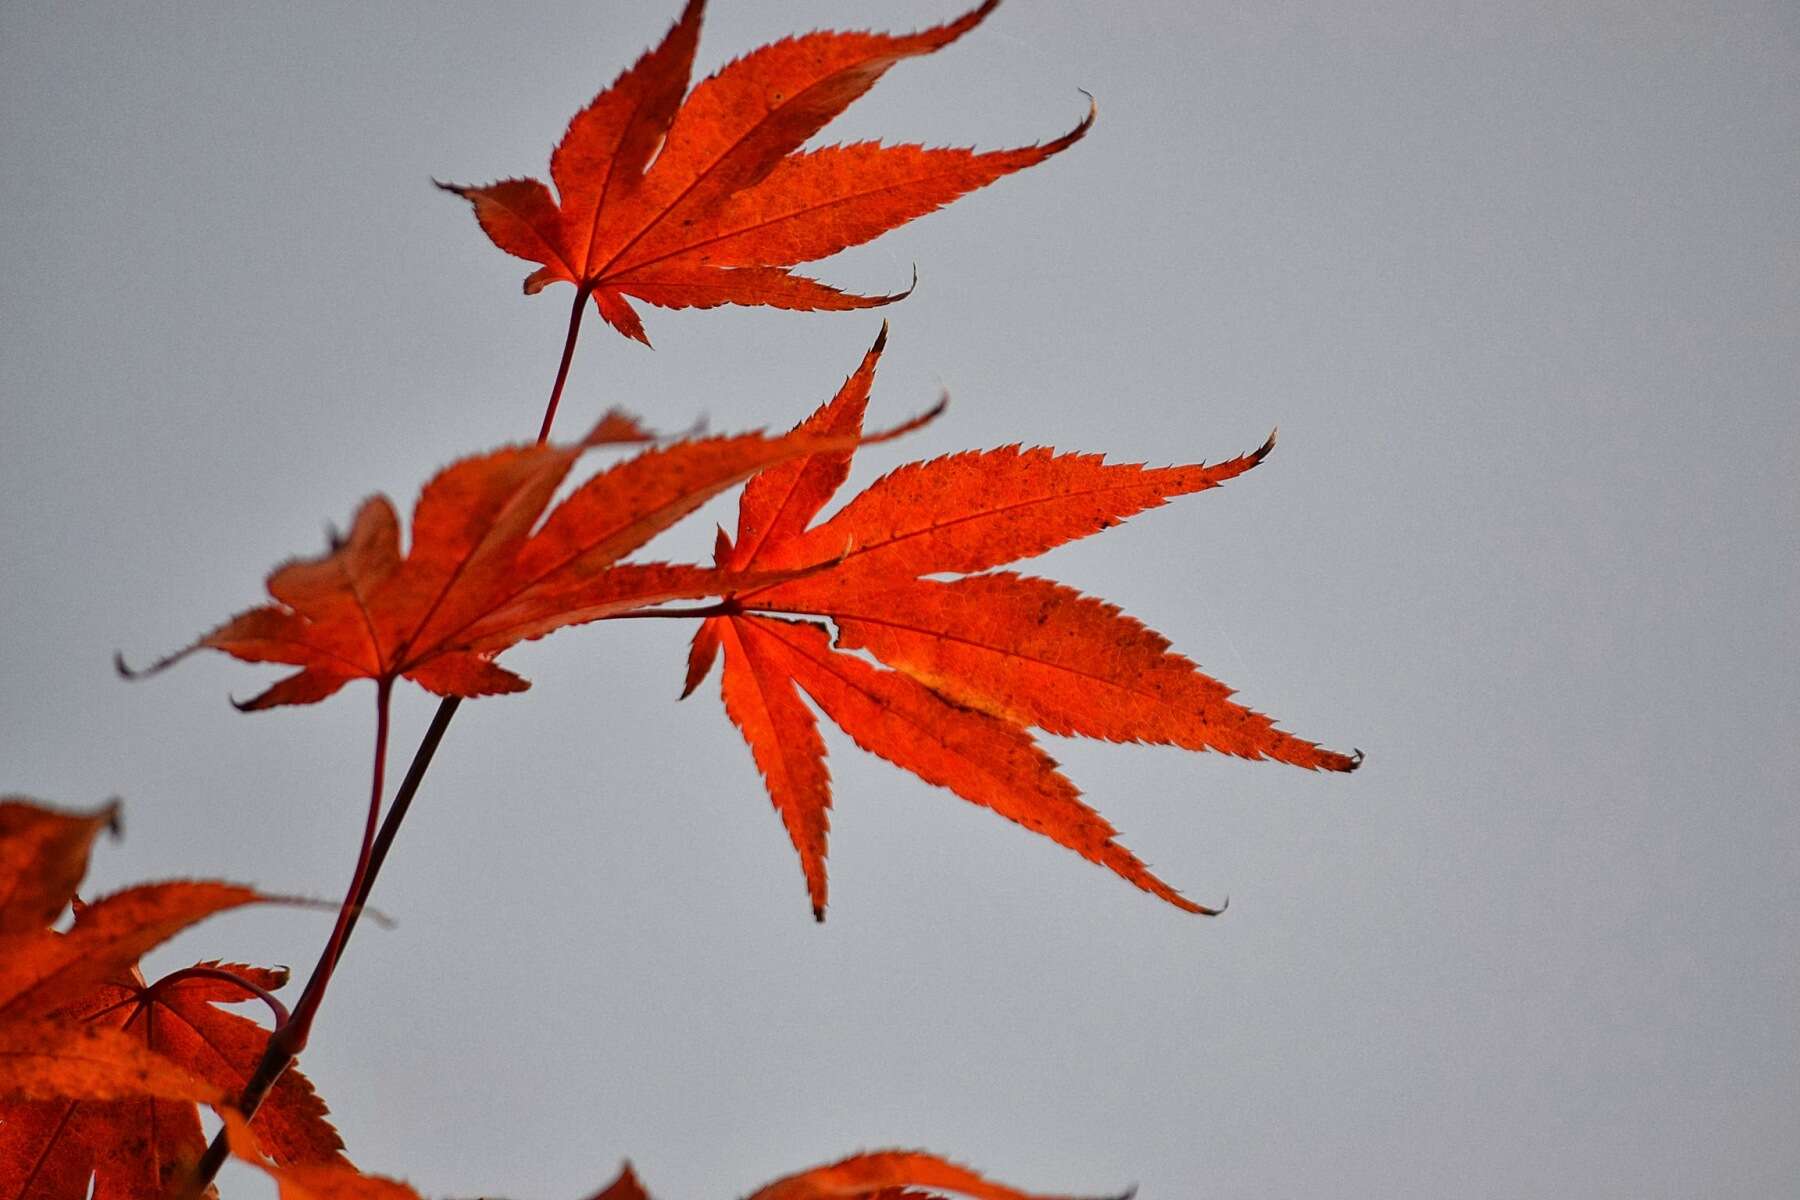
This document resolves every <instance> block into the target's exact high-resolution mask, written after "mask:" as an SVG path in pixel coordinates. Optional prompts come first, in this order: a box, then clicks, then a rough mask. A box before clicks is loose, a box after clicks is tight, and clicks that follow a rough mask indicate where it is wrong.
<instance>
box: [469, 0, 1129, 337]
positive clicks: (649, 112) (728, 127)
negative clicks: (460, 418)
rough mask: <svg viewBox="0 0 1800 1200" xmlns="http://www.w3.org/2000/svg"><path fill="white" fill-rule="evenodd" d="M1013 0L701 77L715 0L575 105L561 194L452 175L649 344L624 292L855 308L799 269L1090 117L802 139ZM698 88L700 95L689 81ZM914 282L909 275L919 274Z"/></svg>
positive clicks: (488, 226) (493, 220) (547, 272)
mask: <svg viewBox="0 0 1800 1200" xmlns="http://www.w3.org/2000/svg"><path fill="white" fill-rule="evenodd" d="M997 3H998V0H987V3H985V4H982V5H981V6H980V7H979V8H976V9H974V10H973V11H971V12H969V13H966V14H964V15H963V16H961V17H959V18H957V19H956V20H954V21H950V22H947V23H945V24H943V25H938V26H934V27H932V28H930V29H925V30H921V31H920V32H918V33H914V34H907V35H902V36H896V35H892V34H882V33H831V32H821V33H811V34H806V35H804V36H800V37H790V38H784V39H782V40H781V41H778V42H774V43H772V44H770V45H767V46H763V47H761V48H760V49H757V50H753V51H751V52H750V53H749V54H746V55H744V56H743V57H742V58H739V59H737V60H735V61H734V62H732V63H730V64H728V65H726V66H725V67H724V68H722V69H721V70H720V71H719V72H718V73H717V74H715V75H713V76H711V77H710V78H708V79H706V80H704V81H702V82H701V83H700V84H699V85H698V86H696V87H695V88H694V89H693V91H692V92H688V90H687V86H688V76H689V73H690V71H691V70H692V68H693V62H694V47H695V45H696V43H697V41H698V39H699V35H700V15H701V10H702V9H703V8H704V7H705V5H704V2H703V0H689V3H688V5H687V7H686V8H684V9H683V10H682V13H681V16H680V18H679V19H678V20H677V21H676V22H675V24H674V25H673V26H672V27H671V28H670V30H669V32H668V35H667V36H666V37H665V38H664V39H663V41H662V43H661V44H660V45H659V46H657V47H656V48H655V49H653V50H650V51H648V52H647V53H645V54H644V56H643V57H642V58H640V59H639V60H638V61H637V63H636V64H635V65H634V66H632V67H631V68H630V69H629V70H626V71H625V72H624V73H622V74H621V75H620V76H619V77H618V79H616V80H614V82H613V84H612V86H611V87H609V88H607V89H606V90H605V91H603V92H601V93H600V94H599V95H598V96H596V97H595V98H594V100H593V102H592V103H590V104H589V105H588V106H587V107H586V108H584V109H582V110H581V111H580V112H578V113H576V114H575V117H574V119H573V120H571V121H570V122H569V128H568V131H567V132H566V133H564V134H563V138H562V141H561V142H560V143H559V144H558V145H557V147H556V150H555V152H554V153H553V154H552V155H551V157H550V177H551V179H552V180H553V181H554V182H555V184H556V195H555V196H552V195H551V192H550V189H549V188H548V187H546V186H545V185H544V184H543V183H541V182H539V181H538V180H536V179H507V180H502V181H501V182H499V183H495V184H490V185H488V186H487V187H462V186H458V185H453V184H439V185H438V186H440V187H443V188H445V189H446V190H447V191H451V192H455V193H456V194H457V195H459V196H462V197H463V198H465V199H467V200H468V201H470V202H471V203H472V204H473V205H474V206H475V216H476V219H477V220H478V221H480V223H481V227H482V229H483V230H484V231H486V233H487V235H488V236H489V237H490V238H492V239H493V241H494V244H495V245H497V246H499V247H500V248H501V249H502V250H505V251H506V252H507V253H509V254H513V255H517V256H518V257H520V258H523V259H526V260H528V261H530V262H535V263H541V264H543V265H542V266H541V267H540V268H539V269H538V270H537V271H534V272H532V274H531V275H530V276H528V277H527V278H526V280H525V291H526V292H527V293H528V294H529V293H535V292H538V291H540V290H541V289H543V288H544V287H546V286H548V285H549V284H551V283H555V282H558V281H566V282H569V283H572V284H574V285H575V286H576V288H577V289H578V295H577V297H576V310H577V312H579V311H580V307H581V305H582V302H583V300H584V298H585V297H586V296H588V295H592V296H593V298H594V304H595V307H596V308H598V309H599V312H600V315H601V316H602V317H604V318H605V319H606V321H607V322H608V323H609V324H611V325H612V326H613V327H614V328H615V329H617V330H619V331H620V332H621V333H623V334H625V335H626V336H627V337H632V338H636V339H637V340H638V341H641V342H644V343H645V344H646V345H647V344H648V343H649V339H648V338H647V337H646V336H645V335H644V327H643V323H642V321H641V320H640V319H639V318H638V314H637V313H636V311H635V310H634V309H633V308H632V307H631V305H630V303H629V302H628V301H627V300H626V299H625V297H627V296H635V297H637V298H638V299H640V300H644V301H647V302H649V303H651V304H655V305H659V306H661V307H664V308H711V307H714V306H715V305H719V304H765V305H772V306H774V307H777V308H788V309H806V310H810V309H840V310H841V309H852V308H866V307H869V306H871V305H876V304H886V303H888V302H890V301H892V300H897V299H899V298H900V296H901V295H904V294H905V293H899V294H896V295H887V296H858V295H851V294H848V293H845V292H841V291H839V290H838V289H836V288H833V287H829V286H827V285H825V284H822V283H819V282H818V281H816V280H812V279H807V278H804V277H802V276H798V275H795V274H793V273H792V272H790V271H788V270H787V269H786V268H788V267H791V266H793V265H795V264H797V263H804V262H812V261H814V260H816V259H821V258H825V257H827V256H829V255H832V254H835V253H837V252H838V251H839V250H843V249H845V248H846V247H849V246H855V245H860V244H861V243H863V242H866V241H868V240H870V239H871V238H874V237H876V236H878V235H880V234H882V233H884V232H886V231H887V230H889V229H892V228H894V227H896V226H898V225H903V224H905V223H906V222H907V221H910V220H912V219H913V218H915V217H918V216H922V215H924V214H925V213H928V212H931V211H933V210H934V209H937V208H940V207H942V206H943V205H945V204H948V203H950V202H951V201H952V200H954V199H956V198H957V197H958V196H961V195H962V194H964V193H965V192H969V191H972V190H974V189H975V188H978V187H982V186H984V185H986V184H989V183H992V182H993V181H994V180H996V179H998V178H1000V177H1001V176H1002V175H1008V174H1011V173H1012V172H1014V171H1018V170H1022V169H1023V168H1025V167H1028V166H1031V165H1033V164H1035V163H1039V162H1042V161H1043V160H1044V159H1046V158H1048V157H1050V156H1051V155H1052V154H1055V153H1057V152H1058V151H1060V150H1064V149H1066V148H1068V147H1069V146H1071V145H1073V144H1074V143H1075V142H1076V141H1077V140H1079V139H1080V138H1081V136H1082V135H1083V134H1084V133H1086V132H1087V130H1088V127H1089V126H1090V125H1091V124H1092V123H1093V119H1094V114H1093V109H1092V105H1091V104H1090V106H1089V111H1088V115H1087V116H1086V118H1084V119H1083V120H1082V122H1081V123H1080V124H1079V125H1077V126H1076V127H1075V128H1074V129H1072V130H1070V131H1069V132H1068V133H1066V134H1064V135H1063V136H1061V137H1059V138H1057V139H1055V140H1054V141H1050V142H1046V143H1043V144H1042V145H1037V146H1026V147H1021V148H1018V149H1013V150H998V151H991V152H988V153H977V152H975V151H973V150H968V149H928V148H926V147H923V146H917V145H896V146H888V145H882V144H880V143H878V142H860V143H856V144H853V145H839V146H826V147H822V148H819V149H815V150H809V151H804V152H803V151H801V150H800V146H801V145H802V144H803V143H804V142H805V141H806V140H807V139H808V138H810V137H811V136H812V135H813V134H815V133H817V132H818V131H819V130H820V129H821V128H823V127H824V126H825V124H826V123H827V122H829V121H830V120H831V119H832V118H833V117H835V116H837V115H838V114H839V113H840V112H842V111H843V110H844V109H845V108H846V107H847V106H848V105H849V104H850V103H851V102H852V101H854V100H855V99H856V98H857V97H859V96H861V95H862V94H863V93H864V92H867V91H868V90H869V89H870V88H871V87H873V86H874V84H875V81H876V80H878V79H880V78H881V76H882V75H883V74H884V73H885V72H886V71H887V69H888V68H889V67H891V66H893V65H894V64H895V63H896V62H899V61H900V60H901V59H904V58H912V57H916V56H918V55H922V54H930V53H931V52H932V51H934V50H939V49H942V48H943V47H944V46H947V45H949V44H950V43H951V42H953V41H955V40H956V39H957V38H959V37H961V36H962V35H963V34H965V33H967V32H968V31H969V30H971V29H973V28H974V27H975V26H976V25H979V24H980V23H981V21H982V19H983V18H985V17H986V16H987V15H988V13H989V12H991V11H993V9H994V6H995V4H997ZM684 93H685V96H686V98H685V99H684V98H683V96H684ZM909 290H910V289H909Z"/></svg>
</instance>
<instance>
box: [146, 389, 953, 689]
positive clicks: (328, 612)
mask: <svg viewBox="0 0 1800 1200" xmlns="http://www.w3.org/2000/svg"><path fill="white" fill-rule="evenodd" d="M932 415H934V414H933V413H928V414H926V415H925V416H923V417H920V418H917V419H916V420H914V421H912V422H908V423H907V424H905V425H902V426H899V427H898V428H896V429H892V430H888V431H886V432H884V433H882V434H879V435H876V438H886V437H892V436H897V435H899V434H900V433H903V432H905V431H906V430H908V429H911V428H914V427H915V426H916V425H917V424H918V423H920V422H922V421H925V420H929V419H930V418H931V416H932ZM642 440H645V437H644V435H643V434H642V432H641V431H640V430H639V429H638V427H637V426H636V425H635V424H634V423H632V422H630V421H629V420H627V419H625V418H621V417H619V416H617V415H609V416H608V417H607V418H606V419H604V420H602V421H601V422H600V424H599V425H598V426H596V427H595V429H594V430H593V432H591V433H590V434H589V435H588V436H587V437H585V438H583V439H582V440H581V441H578V442H574V443H571V444H568V445H552V444H545V443H539V444H537V445H533V446H510V447H506V448H503V449H500V450H496V451H493V452H492V453H489V454H485V455H478V456H474V457H471V458H465V459H463V460H461V461H460V462H457V463H454V464H452V465H450V466H448V467H446V468H444V469H443V470H442V471H440V472H439V473H438V474H437V475H436V476H435V477H434V478H433V479H432V480H431V481H430V482H429V483H427V484H426V485H425V488H424V490H423V491H422V492H421V493H420V496H419V502H418V505H417V507H416V508H415V509H414V510H413V520H412V544H411V546H410V547H409V548H408V549H407V551H406V553H405V554H404V555H403V554H402V553H401V550H400V522H399V517H398V516H397V515H396V513H395V511H394V506H393V505H392V504H391V503H390V502H389V501H388V499H387V497H385V496H375V497H373V498H371V499H369V500H367V501H365V502H364V503H363V505H362V507H361V508H360V509H358V510H357V513H356V517H355V519H354V520H353V521H352V522H351V526H350V532H349V534H348V535H347V536H345V537H344V538H343V539H341V541H339V542H338V544H337V545H335V546H334V547H333V548H332V549H331V550H330V551H329V552H328V553H326V554H325V555H324V556H322V557H320V558H314V559H301V560H298V561H294V562H290V563H287V564H285V565H284V566H281V567H279V568H277V569H276V570H275V572H274V573H273V574H271V575H270V576H269V578H268V590H269V594H270V595H271V596H273V597H274V599H275V601H276V603H274V604H265V605H262V606H260V607H258V608H253V609H249V610H248V611H246V612H242V613H239V614H238V615H237V616H235V617H233V618H232V619H231V620H229V621H227V622H225V623H224V624H223V625H221V626H219V627H218V628H217V629H214V630H213V631H211V632H210V633H207V634H205V635H204V636H202V637H201V638H199V639H198V640H197V641H195V642H194V644H193V645H191V646H188V647H187V648H186V649H183V650H181V651H178V652H176V653H175V654H172V655H170V656H168V657H167V658H164V659H162V660H160V661H158V662H156V663H154V664H152V665H151V666H150V667H149V668H147V669H146V670H145V671H142V672H134V671H132V670H130V669H129V668H127V667H126V666H125V665H124V663H123V661H122V660H121V661H120V662H119V669H120V671H121V672H123V673H125V674H126V675H128V676H135V675H140V674H149V673H154V672H156V671H159V670H162V669H163V668H165V667H168V666H170V665H171V664H173V663H175V662H177V661H179V660H180V659H181V658H183V657H185V656H186V655H188V654H190V653H192V652H193V651H195V650H199V649H203V648H210V649H214V650H222V651H224V652H226V653H228V654H231V655H234V656H235V657H237V658H241V659H244V660H246V661H250V662H276V663H288V664H291V665H294V666H298V667H300V668H301V670H300V671H298V672H297V673H295V674H293V675H290V676H288V677H287V678H285V679H282V680H279V681H278V682H276V683H275V684H274V685H273V686H271V687H269V688H268V689H267V690H265V691H264V692H262V693H261V694H259V695H257V696H256V697H255V698H253V699H251V700H249V701H247V702H245V703H243V704H240V705H239V707H240V708H244V709H263V708H270V707H273V706H276V705H282V704H308V703H312V702H314V701H318V700H322V699H324V698H325V697H327V696H330V695H331V694H332V693H334V692H336V691H337V690H338V689H339V688H341V687H343V686H344V685H345V684H346V683H348V682H350V681H351V680H353V679H373V680H376V681H378V682H381V683H391V682H392V681H393V680H395V679H399V678H402V677H404V678H406V679H410V680H412V681H413V682H414V683H417V684H419V685H420V686H421V687H424V688H426V689H427V690H429V691H432V692H435V693H437V694H438V695H440V696H482V695H492V694H496V693H503V692H517V691H522V690H523V689H525V688H526V687H528V686H530V685H529V684H528V683H527V682H526V681H525V680H524V679H521V678H520V677H519V676H517V675H515V674H513V673H512V672H510V671H508V670H506V669H504V668H502V667H499V666H497V665H495V663H494V661H493V659H494V656H495V655H497V654H499V653H500V652H501V651H503V650H505V649H506V648H507V647H509V646H512V645H514V644H515V643H517V642H520V641H522V640H525V639H528V638H539V637H543V636H544V635H545V634H547V633H550V632H552V631H553V630H556V629H560V628H562V627H564V626H567V625H574V624H580V623H583V622H587V621H594V620H599V619H600V618H602V617H606V616H609V615H612V614H614V613H617V612H620V611H623V610H626V609H633V608H640V607H643V606H645V605H651V604H658V603H662V602H664V601H668V600H677V599H686V598H693V597H697V596H710V595H718V594H720V593H722V592H724V591H727V590H731V589H733V588H734V587H739V586H742V585H743V584H745V583H747V582H755V581H753V580H749V579H747V578H746V577H744V576H742V575H741V573H735V572H721V571H717V570H714V569H709V568H705V567H699V566H690V565H674V564H665V563H642V564H632V565H626V566H621V565H616V564H617V563H618V560H619V559H620V558H622V557H624V556H625V555H627V554H629V553H631V552H632V551H634V550H636V549H637V548H638V547H640V546H642V545H643V544H644V543H646V542H648V541H649V540H650V539H651V538H652V537H654V536H655V535H656V534H658V533H660V532H662V531H663V530H664V529H667V528H668V527H669V526H670V525H672V524H674V523H675V522H676V521H678V520H680V519H681V518H682V517H684V516H686V515H687V514H688V513H690V512H692V511H693V510H694V509H696V508H698V507H699V506H700V505H701V504H703V503H705V502H706V501H707V500H708V499H710V498H711V497H712V496H715V495H717V494H718V493H719V492H721V491H723V490H725V489H726V488H728V487H731V486H734V485H736V484H738V483H741V482H743V481H744V480H745V479H746V478H748V477H749V476H750V475H752V474H753V473H755V472H756V471H758V470H760V469H762V468H764V467H767V466H770V465H773V464H775V463H779V462H781V461H783V460H785V459H788V458H792V457H794V456H795V455H797V454H806V453H812V452H817V451H820V450H829V449H843V448H846V447H848V446H851V445H853V444H854V443H855V441H856V438H855V437H849V438H841V437H840V438H836V439H829V438H828V439H821V438H819V437H817V436H814V435H811V434H808V433H799V434H792V433H790V434H787V435H784V436H781V437H767V436H764V435H763V434H760V433H748V434H740V435H737V436H734V437H713V438H701V439H696V440H692V441H684V442H677V443H674V444H672V445H668V446H661V447H656V448H653V449H650V450H647V451H645V452H644V453H642V454H640V455H638V456H637V457H635V458H631V459H628V460H626V461H625V462H622V463H619V464H617V465H615V466H613V467H612V468H610V469H608V470H605V471H602V472H599V473H598V474H596V475H594V476H593V477H592V478H590V479H588V480H587V482H585V483H584V484H583V485H582V486H581V487H579V488H577V489H576V490H575V491H574V492H572V493H571V494H570V495H569V496H568V497H567V498H566V499H564V500H563V501H562V503H560V504H558V505H557V506H556V508H555V509H553V510H552V511H551V512H550V513H549V515H548V516H547V517H544V519H543V521H542V524H541V526H540V525H539V518H540V517H543V515H544V509H545V507H546V505H548V504H549V502H550V498H551V496H552V494H553V493H554V492H555V491H556V489H557V487H558V485H560V484H561V483H562V481H563V479H564V478H565V477H566V476H567V475H568V472H569V470H570V468H571V467H572V466H573V465H574V463H575V461H576V459H578V458H579V457H580V456H581V455H582V453H583V452H585V451H586V450H588V449H589V448H591V447H593V446H596V445H600V444H602V443H607V442H618V441H642ZM865 440H869V439H865ZM788 574H791V573H788ZM783 577H785V575H781V574H778V575H769V574H767V573H764V574H763V575H762V576H761V577H760V578H761V581H762V582H769V581H771V580H774V579H778V578H783Z"/></svg>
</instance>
